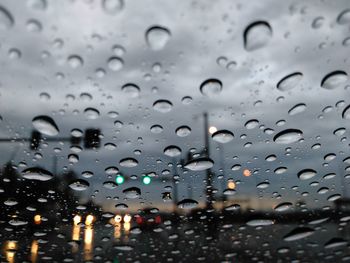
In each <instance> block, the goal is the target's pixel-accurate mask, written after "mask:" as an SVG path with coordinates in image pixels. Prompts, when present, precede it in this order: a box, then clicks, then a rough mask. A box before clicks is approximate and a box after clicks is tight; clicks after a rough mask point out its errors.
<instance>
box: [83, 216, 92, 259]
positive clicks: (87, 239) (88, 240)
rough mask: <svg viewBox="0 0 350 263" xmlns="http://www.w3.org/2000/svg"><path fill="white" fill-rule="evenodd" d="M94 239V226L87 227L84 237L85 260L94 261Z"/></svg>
mask: <svg viewBox="0 0 350 263" xmlns="http://www.w3.org/2000/svg"><path fill="white" fill-rule="evenodd" d="M92 217H93V216H92ZM93 239H94V232H93V228H92V226H87V227H86V228H85V235H84V260H85V261H87V260H92V258H93V254H92V252H93V245H92V242H93Z"/></svg>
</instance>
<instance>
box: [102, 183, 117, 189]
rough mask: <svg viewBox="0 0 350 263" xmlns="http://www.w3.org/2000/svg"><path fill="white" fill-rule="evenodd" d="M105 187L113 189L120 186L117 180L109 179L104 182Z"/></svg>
mask: <svg viewBox="0 0 350 263" xmlns="http://www.w3.org/2000/svg"><path fill="white" fill-rule="evenodd" d="M103 187H104V188H106V189H110V190H113V189H115V188H117V187H118V185H117V184H116V183H115V182H112V181H107V182H104V183H103Z"/></svg>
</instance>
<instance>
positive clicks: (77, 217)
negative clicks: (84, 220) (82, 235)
mask: <svg viewBox="0 0 350 263" xmlns="http://www.w3.org/2000/svg"><path fill="white" fill-rule="evenodd" d="M73 222H74V225H78V224H79V223H80V222H81V216H80V215H76V216H74V218H73Z"/></svg>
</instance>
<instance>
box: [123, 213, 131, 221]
mask: <svg viewBox="0 0 350 263" xmlns="http://www.w3.org/2000/svg"><path fill="white" fill-rule="evenodd" d="M130 221H131V216H130V215H128V214H126V215H125V216H124V223H130Z"/></svg>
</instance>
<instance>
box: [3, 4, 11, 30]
mask: <svg viewBox="0 0 350 263" xmlns="http://www.w3.org/2000/svg"><path fill="white" fill-rule="evenodd" d="M14 23H15V21H14V19H13V17H12V15H11V13H10V12H9V11H7V10H6V9H5V8H4V7H2V6H0V30H7V29H10V28H11V27H12V26H13V24H14Z"/></svg>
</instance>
